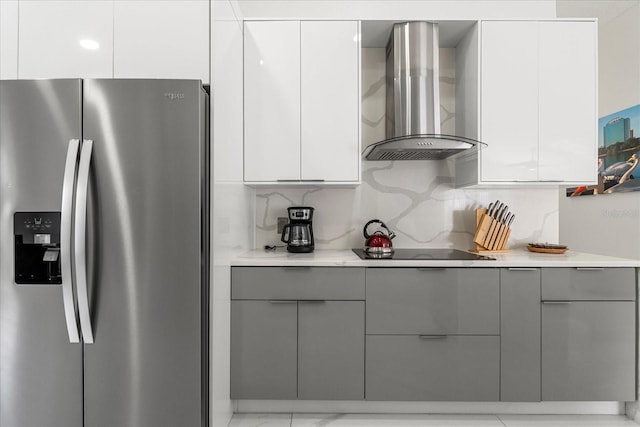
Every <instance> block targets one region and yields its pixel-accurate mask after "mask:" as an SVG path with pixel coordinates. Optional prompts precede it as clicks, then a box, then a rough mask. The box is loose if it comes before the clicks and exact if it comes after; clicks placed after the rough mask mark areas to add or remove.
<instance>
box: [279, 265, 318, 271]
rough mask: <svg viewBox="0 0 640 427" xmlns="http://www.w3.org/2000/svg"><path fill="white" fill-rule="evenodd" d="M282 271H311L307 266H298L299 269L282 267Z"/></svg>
mask: <svg viewBox="0 0 640 427" xmlns="http://www.w3.org/2000/svg"><path fill="white" fill-rule="evenodd" d="M282 269H283V270H284V271H295V270H311V267H309V266H300V267H282Z"/></svg>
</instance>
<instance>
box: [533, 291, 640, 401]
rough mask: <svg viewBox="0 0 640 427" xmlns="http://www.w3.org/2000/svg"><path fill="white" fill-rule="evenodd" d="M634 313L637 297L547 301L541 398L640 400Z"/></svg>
mask: <svg viewBox="0 0 640 427" xmlns="http://www.w3.org/2000/svg"><path fill="white" fill-rule="evenodd" d="M635 315H636V307H635V303H634V302H632V301H571V302H564V303H562V302H558V301H555V302H546V303H543V304H542V400H555V401H585V400H589V401H591V400H592V401H599V400H600V401H631V400H636V393H635V379H636V374H635V372H636V370H635V343H636V333H635Z"/></svg>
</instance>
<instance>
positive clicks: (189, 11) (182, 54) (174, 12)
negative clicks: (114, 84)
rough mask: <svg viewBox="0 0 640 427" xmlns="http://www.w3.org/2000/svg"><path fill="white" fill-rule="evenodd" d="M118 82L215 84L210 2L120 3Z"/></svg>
mask: <svg viewBox="0 0 640 427" xmlns="http://www.w3.org/2000/svg"><path fill="white" fill-rule="evenodd" d="M113 8H114V9H113V10H114V12H113V13H114V22H113V25H114V40H113V43H114V55H113V74H114V77H115V78H161V79H200V80H202V81H203V82H204V83H208V82H209V1H208V0H192V1H187V0H180V1H169V0H161V1H159V0H154V1H150V0H140V1H132V0H128V1H115V2H114V6H113Z"/></svg>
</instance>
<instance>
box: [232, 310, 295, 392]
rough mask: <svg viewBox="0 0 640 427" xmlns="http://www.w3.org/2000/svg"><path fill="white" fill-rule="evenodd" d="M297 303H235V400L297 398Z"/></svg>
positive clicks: (233, 379)
mask: <svg viewBox="0 0 640 427" xmlns="http://www.w3.org/2000/svg"><path fill="white" fill-rule="evenodd" d="M297 349H298V303H297V301H231V398H232V399H295V398H296V397H297V351H298V350H297Z"/></svg>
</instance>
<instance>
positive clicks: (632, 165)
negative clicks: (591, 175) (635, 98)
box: [567, 104, 640, 197]
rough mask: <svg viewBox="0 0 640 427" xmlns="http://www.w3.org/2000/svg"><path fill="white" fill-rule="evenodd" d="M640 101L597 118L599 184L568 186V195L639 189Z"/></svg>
mask: <svg viewBox="0 0 640 427" xmlns="http://www.w3.org/2000/svg"><path fill="white" fill-rule="evenodd" d="M639 161H640V104H638V105H635V106H633V107H629V108H626V109H624V110H622V111H618V112H616V113H613V114H609V115H608V116H604V117H601V118H600V119H599V120H598V166H597V167H598V184H597V185H588V186H580V187H573V188H567V197H575V196H585V195H592V194H611V193H626V192H630V191H640V167H638V162H639Z"/></svg>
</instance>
